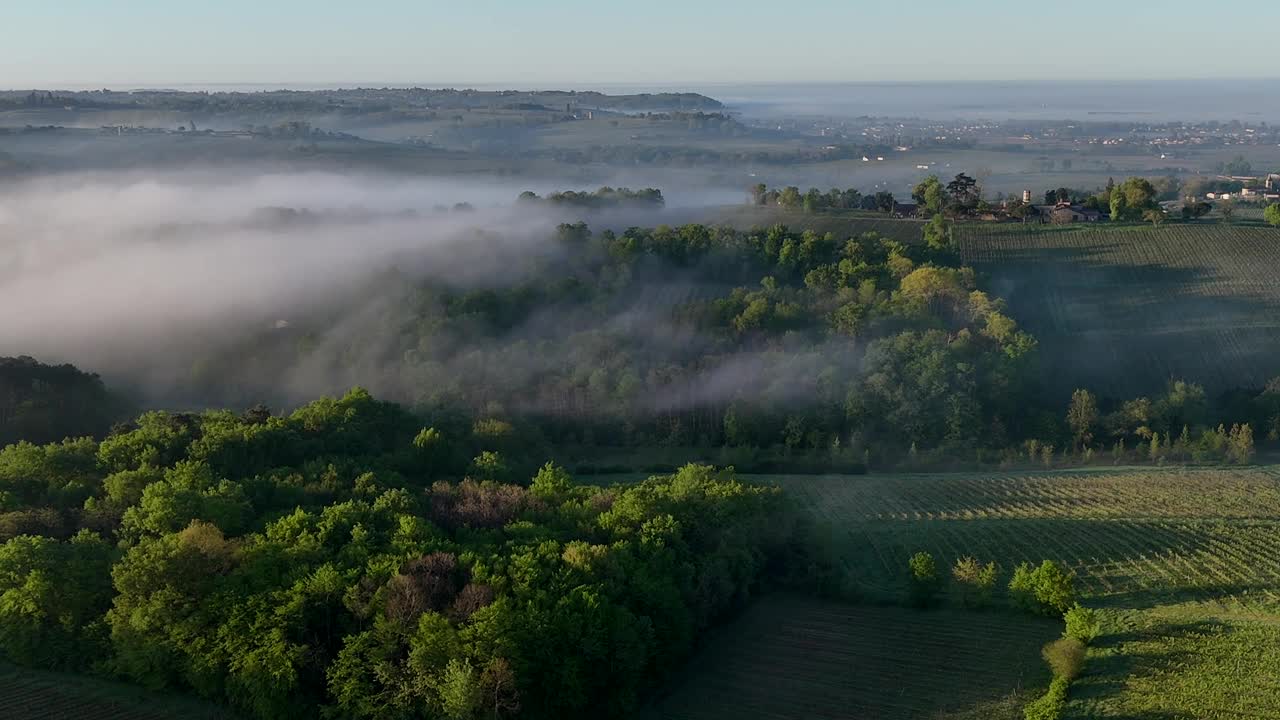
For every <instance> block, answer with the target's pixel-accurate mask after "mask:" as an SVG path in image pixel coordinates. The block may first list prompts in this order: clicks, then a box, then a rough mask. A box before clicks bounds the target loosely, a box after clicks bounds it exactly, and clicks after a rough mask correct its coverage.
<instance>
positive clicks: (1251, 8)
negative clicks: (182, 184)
mask: <svg viewBox="0 0 1280 720" xmlns="http://www.w3.org/2000/svg"><path fill="white" fill-rule="evenodd" d="M0 4H3V5H8V6H10V7H6V8H4V10H3V13H0V15H2V16H3V18H4V24H5V29H6V33H5V39H4V42H2V43H0V87H4V88H7V89H24V88H28V87H43V88H48V87H67V88H72V87H113V88H118V87H141V86H156V85H162V86H164V85H172V86H177V85H212V84H222V83H225V84H252V83H263V84H280V85H299V86H301V85H306V84H313V85H355V84H364V85H372V84H419V85H425V86H437V85H455V86H456V85H466V84H474V85H485V84H507V85H509V86H511V87H548V86H551V85H561V86H567V85H570V84H578V85H630V84H634V85H649V86H654V87H659V86H660V87H670V88H673V89H675V88H681V87H696V86H705V85H706V84H708V83H755V82H762V83H763V82H800V81H804V82H867V81H959V80H1037V79H1099V80H1132V79H1180V78H1205V77H1223V78H1257V77H1277V76H1280V62H1278V61H1277V60H1276V58H1277V56H1276V53H1275V51H1274V50H1273V48H1274V47H1275V32H1276V28H1277V27H1280V3H1265V2H1264V3H1247V4H1246V5H1243V6H1241V7H1242V8H1244V9H1243V10H1241V11H1239V12H1237V11H1236V10H1235V9H1234V8H1233V6H1231V5H1230V4H1226V5H1223V4H1221V3H1207V2H1203V1H1199V2H1191V1H1189V0H1165V1H1163V2H1161V3H1159V4H1156V3H1149V2H1127V3H1125V2H1115V1H1114V0H1107V1H1106V2H1102V1H1099V0H1077V1H1076V2H1073V3H1068V4H1065V5H1064V4H1063V3H1046V2H1036V1H1035V0H1030V1H1028V0H1020V1H1018V2H1013V1H1011V0H970V1H969V2H955V0H911V2H909V3H899V2H892V1H890V0H877V1H876V2H866V1H864V0H808V2H799V3H787V2H781V0H767V1H765V0H643V1H638V2H637V1H632V2H617V1H616V0H540V1H538V2H533V1H531V0H447V1H441V0H363V1H362V2H355V3H352V2H343V3H337V2H329V1H327V0H216V1H204V0H197V1H195V2H187V1H184V0H163V1H161V0H56V1H49V2H20V1H19V0H3V2H0Z"/></svg>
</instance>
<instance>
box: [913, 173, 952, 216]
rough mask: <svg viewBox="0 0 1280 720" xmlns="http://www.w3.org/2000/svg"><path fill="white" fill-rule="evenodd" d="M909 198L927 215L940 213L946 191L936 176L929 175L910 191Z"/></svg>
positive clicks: (944, 201) (943, 205) (944, 205)
mask: <svg viewBox="0 0 1280 720" xmlns="http://www.w3.org/2000/svg"><path fill="white" fill-rule="evenodd" d="M911 198H912V199H913V200H915V201H916V202H917V203H919V204H920V208H921V209H922V210H924V211H925V212H927V213H928V214H929V215H937V214H939V213H941V212H942V210H943V208H944V207H946V202H947V198H946V190H945V189H943V187H942V181H941V180H939V179H938V176H937V175H930V176H929V177H927V178H925V179H924V180H921V181H920V182H919V183H917V184H916V186H915V188H913V189H912V191H911Z"/></svg>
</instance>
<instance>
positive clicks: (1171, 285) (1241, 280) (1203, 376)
mask: <svg viewBox="0 0 1280 720" xmlns="http://www.w3.org/2000/svg"><path fill="white" fill-rule="evenodd" d="M957 241H958V242H959V244H960V250H961V253H962V256H963V258H964V260H965V261H966V262H967V263H970V264H972V265H973V266H974V267H975V268H977V269H978V270H979V272H981V273H983V274H984V275H985V276H986V278H987V282H986V285H987V287H988V288H989V289H990V291H991V292H992V293H993V294H995V295H998V296H1000V297H1003V298H1005V299H1006V300H1007V301H1008V303H1009V307H1010V310H1011V311H1012V314H1013V316H1014V318H1015V319H1017V321H1018V322H1019V324H1021V325H1022V326H1023V327H1025V328H1026V329H1027V330H1029V331H1030V332H1031V333H1032V334H1034V335H1035V336H1036V338H1037V339H1038V340H1039V341H1040V344H1041V348H1042V350H1043V352H1042V353H1041V357H1042V359H1043V361H1044V365H1045V367H1044V370H1045V373H1044V376H1045V377H1046V378H1048V379H1049V381H1050V382H1051V383H1052V385H1053V387H1052V389H1053V390H1055V391H1058V392H1059V393H1061V392H1069V391H1070V390H1071V389H1073V388H1075V387H1088V388H1091V389H1093V390H1094V391H1095V392H1099V393H1101V394H1103V395H1110V396H1114V397H1133V396H1136V395H1138V394H1141V393H1150V392H1155V391H1158V390H1160V389H1161V388H1163V387H1164V386H1165V385H1166V384H1167V383H1168V381H1169V380H1170V379H1171V378H1172V379H1177V378H1183V379H1187V380H1191V381H1194V382H1199V383H1201V384H1203V385H1205V386H1206V388H1207V389H1209V390H1210V391H1214V390H1224V389H1227V388H1233V387H1259V388H1260V387H1261V386H1262V385H1264V384H1265V383H1266V382H1267V381H1268V380H1269V379H1271V378H1273V377H1276V376H1278V375H1280V282H1278V281H1280V271H1278V270H1277V268H1278V267H1280V230H1276V229H1274V228H1270V227H1264V226H1261V225H1257V224H1249V225H1244V224H1237V225H1234V226H1233V225H1224V224H1221V223H1218V222H1202V223H1199V224H1166V225H1164V226H1163V227H1160V228H1158V229H1156V228H1151V227H1147V226H1114V227H1112V226H1106V225H1103V226H1095V227H1084V226H1066V227H1041V226H1032V225H1027V226H1023V225H967V226H962V227H960V228H958V230H957Z"/></svg>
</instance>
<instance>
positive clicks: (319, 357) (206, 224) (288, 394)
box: [0, 171, 736, 407]
mask: <svg viewBox="0 0 1280 720" xmlns="http://www.w3.org/2000/svg"><path fill="white" fill-rule="evenodd" d="M566 187H570V186H566V185H555V184H554V183H552V182H543V183H528V182H519V183H516V182H497V181H478V180H463V179H457V178H445V179H440V178H407V177H405V176H384V175H337V174H329V173H310V174H266V173H254V172H244V173H229V172H223V171H216V172H215V171H192V172H184V173H172V172H170V173H129V174H122V173H114V174H77V175H57V176H48V177H42V178H35V179H31V180H28V181H24V182H22V183H18V184H11V185H8V186H5V188H4V191H3V192H2V193H0V355H4V356H10V355H31V356H34V357H36V358H37V359H40V360H42V361H44V362H70V363H73V364H75V365H78V366H80V367H82V368H85V369H88V370H92V371H96V372H99V373H101V374H102V375H103V376H104V378H105V379H106V380H107V382H108V383H109V384H110V385H112V386H115V387H117V388H122V389H125V390H126V391H128V392H131V393H132V394H134V395H135V396H136V397H137V398H138V400H139V401H140V402H142V403H144V404H146V405H152V406H165V407H182V406H195V405H198V404H204V403H210V404H231V405H236V404H244V403H248V402H256V401H258V400H262V401H267V402H271V403H274V404H277V405H288V404H294V403H299V402H304V401H306V400H308V399H311V398H313V397H315V396H316V395H319V394H324V393H335V392H341V391H342V390H344V389H345V388H347V387H349V386H351V385H353V384H361V385H365V386H367V387H370V388H371V389H372V390H374V391H375V392H381V393H383V394H388V395H391V396H394V397H396V398H397V399H401V400H405V401H413V400H415V399H421V398H423V397H428V396H430V395H431V393H430V392H429V391H425V390H423V389H422V388H420V387H413V385H414V383H415V379H414V376H412V375H411V374H406V373H405V372H403V365H404V364H405V358H404V357H403V356H402V355H399V356H398V355H396V353H397V352H401V351H400V350H397V349H395V348H396V343H395V342H394V340H396V338H395V337H393V336H394V334H395V332H396V328H395V323H406V322H413V321H414V318H413V315H412V312H411V311H409V310H406V309H405V308H408V307H410V306H411V305H412V303H414V302H420V301H421V298H420V297H417V295H416V288H417V287H419V285H418V284H419V283H422V282H431V283H434V284H437V285H441V286H447V287H452V288H457V289H459V290H464V289H478V288H486V287H503V286H508V285H510V284H512V283H517V282H519V281H521V280H522V279H526V278H527V276H528V275H529V274H530V273H532V272H533V271H534V269H535V268H539V267H546V266H547V263H555V262H558V261H559V260H561V259H563V256H564V253H565V252H566V247H565V245H563V244H561V243H556V242H554V241H553V238H554V236H555V228H556V226H557V225H558V224H559V223H561V222H572V221H575V220H579V219H582V220H586V221H587V222H589V223H590V225H591V226H592V228H593V229H596V230H599V229H601V228H605V227H615V228H624V227H627V226H631V225H644V226H651V225H656V224H660V223H675V222H683V221H686V220H696V219H700V218H699V217H698V215H699V213H698V212H697V207H698V206H697V205H695V204H692V203H691V202H690V200H691V199H692V200H702V201H704V202H706V204H716V201H720V200H723V199H726V198H728V197H734V198H735V199H736V192H734V191H724V190H707V189H706V188H703V192H702V194H701V195H680V194H678V193H677V194H673V195H672V197H671V198H670V199H669V202H670V204H671V206H672V207H670V208H669V209H667V210H660V211H653V210H647V211H646V210H614V211H608V212H600V213H594V214H590V215H587V214H584V211H582V210H581V209H571V208H554V207H550V206H548V205H545V204H542V205H534V206H528V205H526V204H521V203H517V202H516V201H515V199H516V197H517V195H518V194H519V192H521V191H522V190H525V189H532V190H535V191H540V192H548V191H550V190H553V189H565V188H566ZM680 197H682V198H683V199H684V202H683V203H682V202H680V200H679V199H677V198H680ZM458 203H467V204H469V206H470V209H460V208H455V204H458ZM697 291H698V290H697V289H696V288H690V287H688V286H686V285H683V284H682V280H681V279H680V278H678V277H672V278H670V279H669V283H668V284H667V285H659V286H658V289H657V292H658V293H659V294H660V295H662V296H663V297H666V298H672V300H668V301H666V302H667V305H664V304H663V302H658V303H656V304H653V303H638V304H637V306H636V307H629V308H626V309H625V310H617V313H618V314H617V315H616V317H613V318H612V319H611V320H610V319H608V318H591V317H589V316H588V315H589V314H584V316H582V317H577V318H568V317H542V316H535V317H534V318H532V319H530V320H528V321H527V322H526V323H524V324H523V325H522V326H521V327H519V328H517V329H516V330H515V331H513V332H512V334H511V335H512V336H511V337H509V338H506V341H507V342H508V343H515V344H516V345H515V346H516V347H522V346H521V345H520V343H528V344H529V347H528V350H527V351H526V352H525V353H524V354H523V357H520V358H516V357H513V359H512V363H515V364H513V365H512V366H510V367H508V368H490V369H489V371H490V372H509V373H510V374H511V375H512V376H513V377H519V376H520V375H523V374H530V375H531V374H533V373H536V372H538V371H539V368H540V367H544V366H554V365H556V364H557V363H560V362H561V361H562V360H564V359H565V357H566V356H565V355H564V353H569V352H572V351H573V350H572V348H560V349H559V350H554V351H553V350H551V349H549V348H547V347H541V348H539V347H538V343H543V345H545V344H546V343H545V341H546V340H547V339H548V338H563V337H566V336H567V335H568V334H569V333H571V332H574V331H575V330H576V329H578V328H577V327H575V326H581V327H588V326H590V327H595V326H596V325H597V324H599V326H600V327H605V328H608V327H611V326H612V327H614V328H615V329H616V328H618V327H622V328H624V329H625V330H626V332H627V333H628V334H629V335H630V337H632V338H633V341H634V342H636V343H639V344H641V345H645V344H646V343H647V344H648V346H651V347H652V348H653V351H654V352H659V353H668V352H670V353H678V352H696V351H698V347H699V343H698V342H697V339H695V338H689V337H684V336H680V335H679V334H678V333H677V334H674V335H673V333H675V332H676V331H674V330H673V329H671V328H669V327H667V326H666V325H664V313H668V311H669V305H670V303H671V302H676V301H677V300H679V299H680V298H685V297H689V296H690V294H691V293H696V292H697ZM611 311H612V310H611ZM389 318H390V320H389ZM452 341H453V342H454V343H457V344H459V345H460V346H459V347H454V348H447V349H445V348H423V351H424V352H425V353H429V354H433V355H434V354H442V353H443V354H448V355H450V356H451V357H453V358H455V360H453V361H451V362H450V365H449V366H448V367H437V368H434V370H435V371H436V372H433V373H431V381H432V382H437V381H439V378H441V377H446V376H448V375H449V374H452V373H461V374H464V375H465V374H466V373H467V372H468V371H469V370H473V369H474V368H469V367H468V365H467V360H466V358H467V353H466V348H465V347H463V346H465V345H466V343H467V338H456V337H455V338H452ZM300 346H305V347H306V348H307V351H306V352H304V353H299V352H298V350H297V348H298V347H300ZM490 355H491V353H490ZM299 357H301V358H302V359H301V360H299ZM335 358H338V359H339V361H335ZM517 364H518V366H517ZM211 366H213V367H211ZM210 377H218V378H225V377H234V378H236V382H235V383H234V386H231V385H228V386H225V387H221V388H220V389H211V388H210V385H209V383H208V379H209V378H210ZM421 379H422V380H423V381H426V380H427V378H426V377H423V378H421ZM463 381H465V379H464V380H463ZM694 385H696V383H695V384H694ZM197 387H198V388H199V389H197ZM671 402H678V401H677V400H672V401H671ZM661 404H664V405H665V404H667V401H664V402H662V403H661Z"/></svg>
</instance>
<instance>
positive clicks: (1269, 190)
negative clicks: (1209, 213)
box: [1205, 173, 1280, 202]
mask: <svg viewBox="0 0 1280 720" xmlns="http://www.w3.org/2000/svg"><path fill="white" fill-rule="evenodd" d="M1219 179H1221V180H1226V181H1229V182H1239V183H1243V184H1244V187H1242V188H1241V189H1240V190H1238V191H1235V192H1232V191H1223V192H1210V193H1205V197H1206V198H1208V199H1210V200H1242V201H1244V202H1280V175H1278V174H1274V173H1273V174H1271V175H1268V176H1266V177H1265V178H1259V177H1237V176H1230V177H1227V176H1223V177H1221V178H1219ZM1259 183H1261V184H1259Z"/></svg>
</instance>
